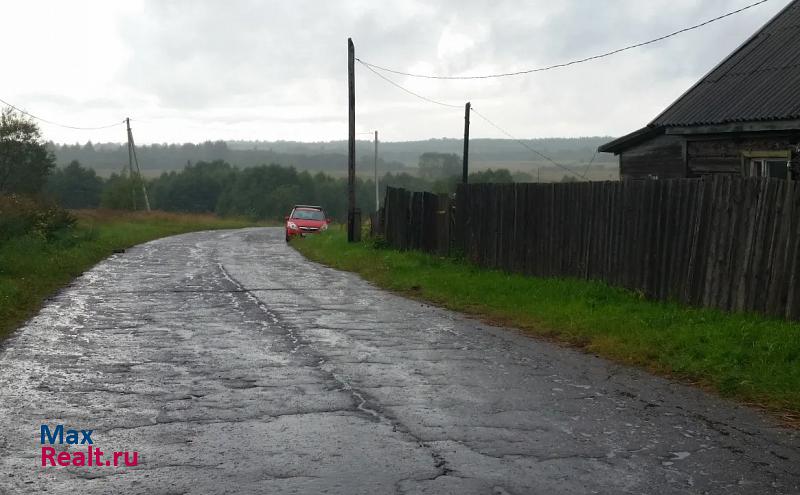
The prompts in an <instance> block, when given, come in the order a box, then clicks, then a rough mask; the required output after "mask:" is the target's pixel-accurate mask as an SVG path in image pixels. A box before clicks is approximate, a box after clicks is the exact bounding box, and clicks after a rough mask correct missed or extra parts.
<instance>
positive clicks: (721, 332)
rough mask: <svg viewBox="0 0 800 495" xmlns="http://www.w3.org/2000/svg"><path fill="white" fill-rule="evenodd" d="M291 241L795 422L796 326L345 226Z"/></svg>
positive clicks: (410, 289) (454, 305) (384, 283)
mask: <svg viewBox="0 0 800 495" xmlns="http://www.w3.org/2000/svg"><path fill="white" fill-rule="evenodd" d="M292 244H293V246H294V247H295V248H296V249H297V250H298V251H300V252H301V253H303V254H304V255H305V256H307V257H308V258H310V259H312V260H315V261H319V262H321V263H324V264H327V265H330V266H333V267H335V268H339V269H343V270H347V271H352V272H356V273H359V274H360V275H362V276H363V277H364V278H365V279H367V280H370V281H372V282H374V283H376V284H377V285H379V286H381V287H385V288H387V289H390V290H393V291H397V292H399V293H402V294H404V295H408V296H411V297H414V298H418V299H423V300H426V301H430V302H432V303H435V304H437V305H440V306H444V307H447V308H450V309H453V310H456V311H461V312H464V313H468V314H472V315H476V316H478V317H481V318H482V319H484V320H486V321H489V322H493V323H497V324H502V325H508V326H514V327H517V328H520V329H523V330H525V331H528V332H530V333H532V334H536V335H538V336H543V337H546V338H549V339H553V340H556V341H559V342H563V343H566V344H569V345H574V346H579V347H581V348H583V349H585V350H587V351H589V352H593V353H597V354H599V355H601V356H604V357H606V358H610V359H612V360H614V361H617V362H620V363H624V364H629V365H635V366H639V367H642V368H645V369H648V370H650V371H653V372H656V373H659V374H664V375H668V376H671V377H676V378H679V379H681V380H684V381H688V382H691V383H694V384H696V385H700V386H703V387H705V388H709V389H712V390H714V391H716V392H718V393H719V394H721V395H723V396H726V397H731V398H735V399H737V400H739V401H742V402H745V403H749V404H751V405H755V406H758V407H763V408H766V409H769V410H771V411H773V412H777V413H779V414H780V415H781V416H782V418H783V419H784V420H785V421H787V422H790V423H795V424H800V423H797V420H798V419H799V418H800V324H797V323H788V322H784V321H780V320H774V319H767V318H763V317H759V316H754V315H743V314H728V313H724V312H720V311H716V310H710V309H697V308H687V307H685V306H681V305H678V304H673V303H663V302H654V301H649V300H645V299H643V298H642V297H640V296H639V295H637V294H635V293H633V292H630V291H627V290H623V289H619V288H614V287H610V286H608V285H606V284H604V283H601V282H592V281H584V280H573V279H554V278H533V277H523V276H520V275H509V274H506V273H503V272H500V271H494V270H485V269H481V268H477V267H475V266H474V265H470V264H468V263H465V262H462V261H458V260H452V259H445V258H440V257H436V256H431V255H427V254H423V253H419V252H399V251H395V250H389V249H376V248H375V247H373V244H372V242H371V241H368V240H365V241H364V242H362V243H357V244H348V243H347V242H346V239H345V234H344V232H342V231H330V232H328V233H326V234H323V235H321V236H312V237H308V238H305V239H298V240H296V241H292Z"/></svg>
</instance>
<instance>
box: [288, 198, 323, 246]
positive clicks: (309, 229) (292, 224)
mask: <svg viewBox="0 0 800 495" xmlns="http://www.w3.org/2000/svg"><path fill="white" fill-rule="evenodd" d="M285 220H286V242H289V241H290V240H291V239H292V237H294V236H298V235H299V236H302V235H305V234H316V233H319V232H322V231H323V230H327V229H328V224H329V223H331V219H330V218H327V217H325V211H323V209H322V208H321V207H319V206H309V205H295V207H294V208H292V213H290V214H289V216H287V217H285Z"/></svg>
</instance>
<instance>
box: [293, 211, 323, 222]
mask: <svg viewBox="0 0 800 495" xmlns="http://www.w3.org/2000/svg"><path fill="white" fill-rule="evenodd" d="M292 218H299V219H300V220H325V214H324V213H322V212H321V211H319V210H294V213H293V214H292Z"/></svg>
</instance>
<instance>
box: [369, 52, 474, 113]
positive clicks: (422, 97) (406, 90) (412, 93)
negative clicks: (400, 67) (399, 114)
mask: <svg viewBox="0 0 800 495" xmlns="http://www.w3.org/2000/svg"><path fill="white" fill-rule="evenodd" d="M356 60H358V59H356ZM358 62H359V63H360V64H361V65H363V66H364V67H366V68H367V69H368V70H369V71H370V72H372V73H373V74H375V75H376V76H378V77H380V78H381V79H383V80H384V81H386V82H388V83H389V84H391V85H392V86H394V87H396V88H399V89H400V90H402V91H405V92H406V93H408V94H410V95H412V96H416V97H417V98H419V99H421V100H425V101H427V102H428V103H433V104H435V105H440V106H443V107H449V108H463V107H464V106H463V105H453V104H450V103H444V102H441V101H438V100H434V99H433V98H428V97H427V96H422V95H421V94H419V93H415V92H413V91H411V90H410V89H407V88H404V87H403V86H401V85H399V84H398V83H396V82H394V81H392V80H391V79H389V78H388V77H386V76H384V75H383V74H381V73H380V72H378V71H376V70H375V69H373V68H372V67H370V66H369V65H368V64H366V63H365V62H362V61H361V60H358Z"/></svg>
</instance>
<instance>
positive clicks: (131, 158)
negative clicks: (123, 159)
mask: <svg viewBox="0 0 800 495" xmlns="http://www.w3.org/2000/svg"><path fill="white" fill-rule="evenodd" d="M125 124H126V126H127V128H128V171H129V173H130V178H131V181H133V180H138V181H139V185H140V186H141V187H142V196H144V208H145V211H150V198H148V197H147V188H145V187H144V180H142V172H141V171H140V170H139V159H138V158H137V157H136V145H135V144H134V142H133V132H131V119H130V118H126V119H125ZM134 164H136V175H134V173H133V165H134ZM134 177H136V179H134ZM132 184H133V187H132V192H133V209H134V210H135V209H136V183H135V182H132Z"/></svg>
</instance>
